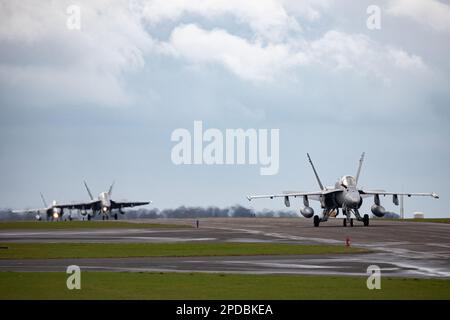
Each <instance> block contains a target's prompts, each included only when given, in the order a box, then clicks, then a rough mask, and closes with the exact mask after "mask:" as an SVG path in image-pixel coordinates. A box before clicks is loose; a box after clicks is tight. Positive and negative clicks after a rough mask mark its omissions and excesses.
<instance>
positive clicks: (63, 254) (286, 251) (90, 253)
mask: <svg viewBox="0 0 450 320" xmlns="http://www.w3.org/2000/svg"><path fill="white" fill-rule="evenodd" d="M362 252H368V251H367V250H365V249H359V248H351V247H350V248H349V247H345V246H344V245H342V246H322V245H297V244H282V243H212V242H206V243H204V242H203V243H197V242H183V243H0V259H55V258H121V257H170V256H179V257H182V256H239V255H293V254H331V253H362Z"/></svg>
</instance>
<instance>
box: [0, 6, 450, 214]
mask: <svg viewBox="0 0 450 320" xmlns="http://www.w3.org/2000/svg"><path fill="white" fill-rule="evenodd" d="M71 5H76V6H78V8H80V17H81V19H80V23H81V24H80V27H81V28H80V30H77V29H70V28H68V27H67V23H68V19H69V20H70V19H71V13H72V11H69V12H68V11H67V10H68V7H70V6H71ZM370 5H375V6H377V8H379V9H380V18H381V20H380V27H381V28H380V29H369V28H368V27H367V19H368V18H369V16H370V15H371V13H372V12H373V11H371V10H369V12H370V13H369V14H368V13H367V10H368V7H369V6H370ZM70 21H73V20H70ZM70 21H69V22H70ZM449 38H450V3H449V2H448V1H437V0H385V1H374V0H371V1H357V2H356V1H349V0H348V1H333V0H316V1H313V0H258V1H256V0H255V1H242V0H239V1H238V0H215V1H207V0H189V1H187V0H186V1H183V0H173V1H170V0H153V1H141V0H130V1H127V0H116V1H104V0H95V1H74V0H71V1H65V0H58V1H49V0H43V1H33V0H23V1H12V0H0V148H1V149H0V150H1V151H0V207H11V208H24V207H35V206H39V205H40V198H39V191H42V192H43V193H44V194H45V195H46V197H47V198H48V199H56V200H58V201H59V202H70V201H80V200H86V199H87V194H86V192H85V190H84V188H83V185H82V181H83V179H86V180H87V181H88V183H89V184H90V186H91V189H92V190H93V191H94V192H95V193H98V192H100V191H103V190H105V189H107V188H108V185H109V184H110V183H111V182H112V180H115V181H116V186H115V190H114V195H115V196H116V198H118V199H128V200H146V199H152V200H153V201H154V205H155V206H156V207H159V208H170V207H176V206H179V205H202V206H204V205H205V206H206V205H217V206H228V205H234V204H242V205H246V206H251V207H254V208H256V209H261V208H271V209H277V208H282V206H283V204H282V201H281V200H278V201H277V200H261V201H259V202H251V203H248V201H247V200H246V199H245V196H246V195H247V194H252V193H271V192H280V191H282V190H316V189H317V188H318V187H317V184H316V182H315V180H314V176H313V173H312V171H311V169H310V167H309V165H308V162H307V159H306V152H309V153H310V154H311V156H312V158H313V160H314V161H315V163H316V166H317V169H318V171H319V174H320V176H321V178H322V180H323V181H324V182H325V183H326V184H327V185H333V184H334V182H335V181H336V179H337V178H338V177H340V176H342V175H344V174H355V171H356V168H357V163H358V159H359V156H360V154H361V152H363V151H365V152H366V162H365V164H364V168H363V172H362V174H361V178H360V184H361V185H362V186H364V187H368V188H377V189H380V188H381V189H386V190H392V191H397V190H404V191H409V192H431V191H435V192H438V193H439V194H440V195H441V199H439V200H434V199H431V198H422V199H408V200H407V201H406V204H405V208H406V212H407V213H408V214H411V213H412V212H413V211H423V212H425V213H426V215H427V216H436V217H437V216H447V217H448V216H450V212H449V210H448V205H449V201H448V195H449V194H450V172H449V170H448V166H449V163H450V148H449V144H448V140H449V134H450V126H449V125H448V123H449V120H450V109H449V108H450V91H449V87H450V81H449V80H450V62H449V59H448V57H449V56H450V41H449ZM194 120H202V121H203V126H204V127H205V129H207V128H218V129H220V130H225V129H227V128H244V129H248V128H255V129H280V170H279V173H278V174H277V175H272V176H261V175H260V171H259V166H255V165H222V166H220V165H212V166H207V165H179V166H177V165H174V164H173V163H172V161H171V149H172V148H173V146H174V142H172V141H171V140H170V136H171V133H172V132H173V130H175V129H177V128H186V129H188V130H190V131H192V130H193V122H194ZM370 202H371V200H370V201H368V202H366V203H365V204H364V207H363V208H364V210H367V209H368V208H369V207H370V204H371V203H370ZM382 202H383V203H384V204H385V205H386V208H387V209H389V210H396V211H398V209H396V208H394V206H393V205H392V203H391V199H388V198H386V199H382ZM296 207H300V201H298V203H296ZM315 208H316V209H318V208H319V206H318V204H317V203H316V204H315Z"/></svg>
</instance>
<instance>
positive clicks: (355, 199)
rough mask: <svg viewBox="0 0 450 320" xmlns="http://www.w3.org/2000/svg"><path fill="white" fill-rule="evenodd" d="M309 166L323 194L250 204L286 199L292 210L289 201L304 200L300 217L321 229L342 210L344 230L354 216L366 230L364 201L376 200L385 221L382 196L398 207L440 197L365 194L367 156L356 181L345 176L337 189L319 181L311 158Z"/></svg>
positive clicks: (296, 194)
mask: <svg viewBox="0 0 450 320" xmlns="http://www.w3.org/2000/svg"><path fill="white" fill-rule="evenodd" d="M307 156H308V160H309V163H310V164H311V167H312V169H313V171H314V175H315V176H316V179H317V182H318V184H319V187H320V191H316V192H284V193H282V194H269V195H256V196H248V197H247V199H248V200H249V201H250V200H252V199H259V198H270V199H273V198H284V203H285V205H286V207H289V206H290V201H289V197H294V198H296V197H303V204H304V207H303V208H302V209H300V213H301V214H302V215H303V216H304V217H305V218H311V217H314V219H313V220H314V226H315V227H318V226H319V224H320V222H324V221H327V220H328V218H329V217H330V216H335V215H338V214H339V209H342V213H343V215H344V216H345V217H344V219H343V224H344V227H345V226H347V223H349V224H350V226H352V227H353V218H351V214H352V213H353V214H354V215H355V217H356V219H357V220H358V221H362V222H363V223H364V226H368V225H369V215H368V214H364V216H361V214H360V213H359V211H358V209H359V208H360V207H361V205H362V203H363V198H366V197H370V196H373V197H374V204H373V205H372V207H371V211H372V213H373V214H374V215H375V216H377V217H382V216H384V214H385V213H386V210H385V209H384V207H382V206H381V204H380V195H383V196H386V195H392V201H393V202H394V204H395V205H398V204H399V199H398V196H403V195H405V196H408V197H411V196H430V197H433V198H436V199H438V198H439V196H438V195H437V194H436V193H434V192H433V193H403V192H385V191H384V190H365V189H360V188H358V187H357V183H358V178H359V174H360V172H361V167H362V164H363V161H364V153H363V154H362V155H361V159H360V160H359V166H358V171H357V173H356V177H353V176H343V177H342V178H341V179H340V180H338V181H337V182H336V184H335V186H334V188H333V187H329V188H327V187H324V186H323V184H322V182H321V181H320V179H319V175H318V174H317V171H316V169H315V168H314V164H313V162H312V161H311V157H310V156H309V154H307ZM309 199H311V200H317V201H320V205H321V208H322V209H323V212H322V214H321V215H320V216H319V215H314V209H313V208H311V207H310V206H309Z"/></svg>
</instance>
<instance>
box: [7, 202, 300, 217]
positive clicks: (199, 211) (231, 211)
mask: <svg viewBox="0 0 450 320" xmlns="http://www.w3.org/2000/svg"><path fill="white" fill-rule="evenodd" d="M67 213H68V212H65V213H64V216H66V215H67ZM119 216H120V215H119ZM124 216H125V217H126V218H127V219H158V218H168V219H171V218H210V217H222V218H227V217H241V218H242V217H244V218H245V217H298V216H299V214H297V213H295V212H294V211H283V210H277V211H273V210H260V211H257V210H253V209H251V208H246V207H243V206H240V205H235V206H231V207H226V208H218V207H185V206H181V207H178V208H176V209H162V210H159V209H156V208H154V209H145V208H139V209H133V210H126V211H125V215H124ZM72 217H73V218H74V219H77V218H78V217H81V215H79V214H78V212H77V211H76V210H74V211H72ZM43 218H44V219H45V217H44V216H43ZM34 219H35V214H33V213H13V212H12V210H10V209H0V220H34Z"/></svg>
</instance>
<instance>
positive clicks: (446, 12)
mask: <svg viewBox="0 0 450 320" xmlns="http://www.w3.org/2000/svg"><path fill="white" fill-rule="evenodd" d="M387 12H388V13H390V14H392V15H394V16H406V17H409V18H411V19H413V20H415V21H416V22H418V23H421V24H423V25H426V26H429V27H431V28H433V29H434V30H436V31H445V32H450V6H449V5H447V4H444V3H442V2H439V1H436V0H391V1H390V3H389V6H388V9H387Z"/></svg>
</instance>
